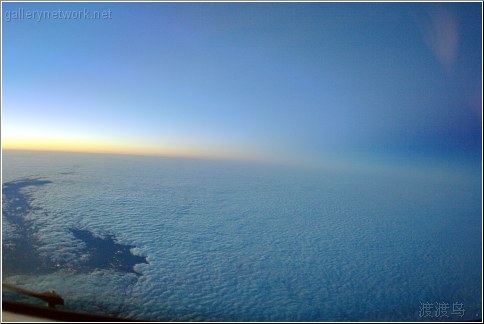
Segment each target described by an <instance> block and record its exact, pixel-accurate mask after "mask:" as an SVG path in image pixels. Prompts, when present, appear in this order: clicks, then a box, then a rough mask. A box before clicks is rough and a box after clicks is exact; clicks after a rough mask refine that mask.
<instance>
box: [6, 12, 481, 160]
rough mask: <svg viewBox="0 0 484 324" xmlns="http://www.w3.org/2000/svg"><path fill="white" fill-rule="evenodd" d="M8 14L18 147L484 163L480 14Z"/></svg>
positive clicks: (10, 114)
mask: <svg viewBox="0 0 484 324" xmlns="http://www.w3.org/2000/svg"><path fill="white" fill-rule="evenodd" d="M2 8H3V17H2V19H3V30H2V36H3V37H2V42H3V71H2V74H3V94H2V95H3V97H2V99H3V105H2V113H3V116H2V117H3V118H2V144H3V148H4V149H26V150H51V151H80V152H100V153H102V152H104V153H126V154H141V155H169V156H188V157H200V158H224V159H248V160H260V161H272V162H277V163H280V162H281V163H291V164H298V163H299V164H301V165H308V164H309V165H316V166H317V165H318V164H320V165H325V164H326V163H335V162H334V161H342V163H349V164H351V163H354V162H355V159H356V160H358V159H360V158H361V159H362V160H365V159H367V158H368V157H369V160H371V159H372V156H374V157H375V158H376V159H379V157H380V156H384V157H386V156H389V157H392V158H393V159H395V160H399V159H410V160H412V159H417V160H418V159H419V158H420V157H421V156H428V157H429V158H432V157H436V158H447V157H448V158H451V159H459V158H461V157H462V158H466V157H467V156H469V155H471V156H474V157H476V156H478V155H480V154H481V135H482V125H481V120H482V108H481V107H480V105H481V102H482V93H481V88H482V87H481V86H482V84H481V71H482V65H481V59H482V55H479V54H480V53H481V52H480V51H481V44H482V43H481V39H482V38H481V29H480V27H481V16H480V14H481V13H480V11H479V10H477V9H479V8H480V4H478V3H2ZM26 12H30V13H31V15H32V16H31V17H30V19H29V18H28V17H26ZM84 12H87V13H88V14H91V13H93V12H99V13H102V14H105V16H104V18H103V19H87V18H85V17H84V16H82V13H84ZM74 13H76V14H77V16H75V17H74V18H72V17H71V18H65V17H64V16H62V15H67V14H71V15H72V14H74ZM35 14H37V16H35ZM41 14H43V16H41ZM54 14H56V15H57V16H55V17H56V18H54V16H53V15H54ZM61 14H62V15H61ZM60 17H64V18H60ZM328 161H329V162H328Z"/></svg>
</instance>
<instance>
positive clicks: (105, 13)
mask: <svg viewBox="0 0 484 324" xmlns="http://www.w3.org/2000/svg"><path fill="white" fill-rule="evenodd" d="M4 18H5V20H4V22H10V21H12V20H24V19H30V20H35V21H37V22H41V21H42V20H49V19H53V20H56V19H58V20H62V19H78V20H81V19H85V20H90V19H93V20H94V19H97V20H101V19H106V20H108V19H112V11H111V9H106V10H89V9H86V8H84V9H82V10H61V9H58V10H25V9H23V8H19V9H16V10H5V12H4Z"/></svg>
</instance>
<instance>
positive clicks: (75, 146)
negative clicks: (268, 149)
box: [2, 137, 258, 160]
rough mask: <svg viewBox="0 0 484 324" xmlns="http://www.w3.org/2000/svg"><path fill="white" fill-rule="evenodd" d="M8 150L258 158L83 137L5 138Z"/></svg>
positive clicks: (4, 147) (197, 149)
mask: <svg viewBox="0 0 484 324" xmlns="http://www.w3.org/2000/svg"><path fill="white" fill-rule="evenodd" d="M2 149H4V150H25V151H56V152H78V153H106V154H128V155H147V156H172V157H190V158H202V159H212V158H213V159H229V160H234V159H235V160H258V159H257V158H256V157H254V156H251V155H241V154H230V153H229V152H224V151H223V150H217V149H213V148H195V147H172V146H167V145H166V146H164V147H161V146H157V145H147V144H145V145H141V144H138V143H135V142H132V141H131V142H128V141H108V140H94V139H80V138H68V139H57V138H43V137H39V138H36V139H32V138H4V139H3V141H2Z"/></svg>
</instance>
